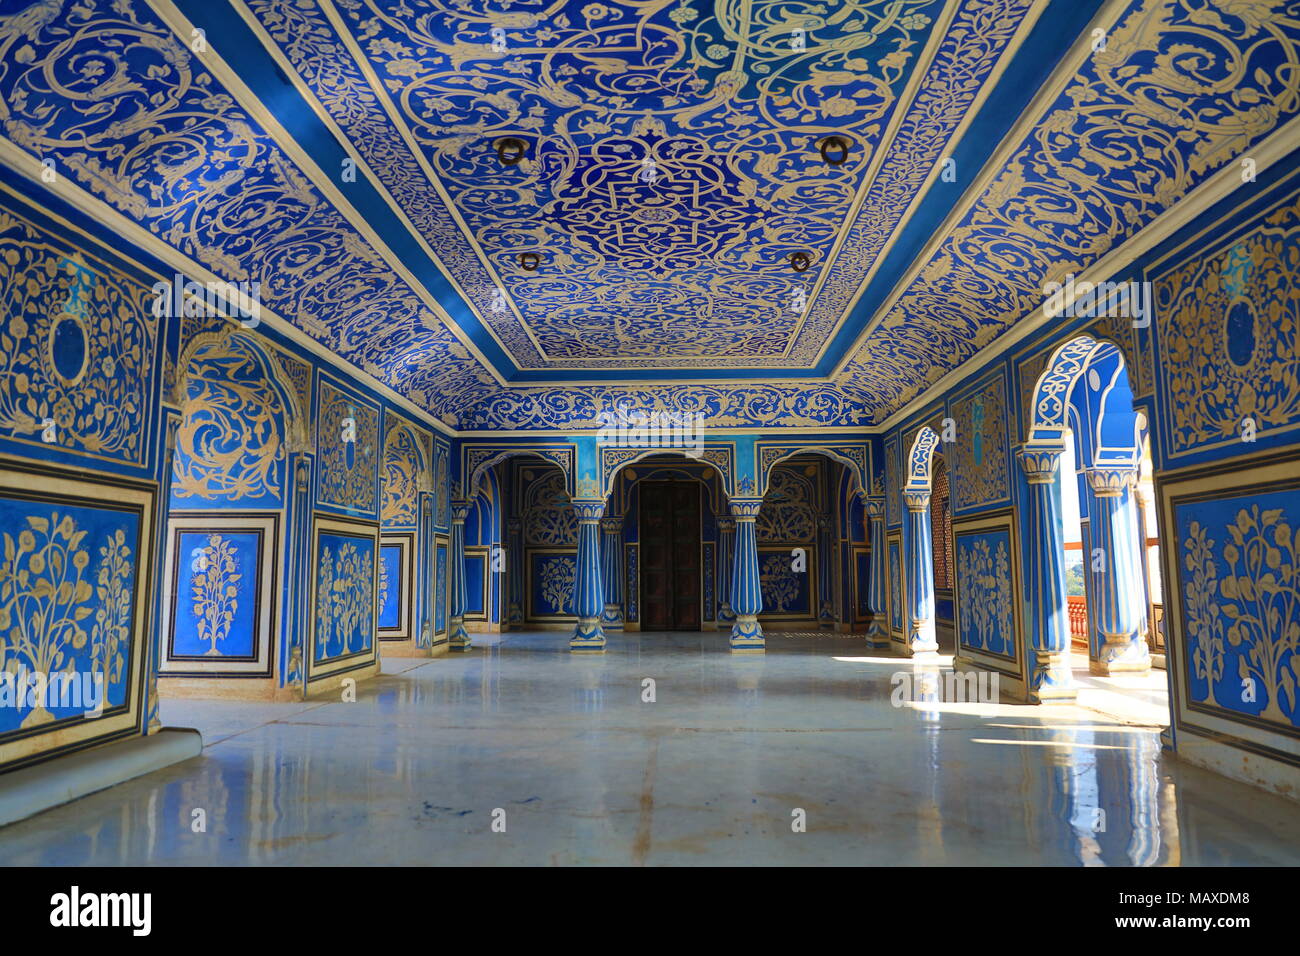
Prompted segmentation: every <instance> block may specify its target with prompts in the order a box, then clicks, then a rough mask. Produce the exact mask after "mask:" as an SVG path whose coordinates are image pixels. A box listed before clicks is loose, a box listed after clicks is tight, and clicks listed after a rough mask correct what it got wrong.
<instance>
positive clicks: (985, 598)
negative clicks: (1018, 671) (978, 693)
mask: <svg viewBox="0 0 1300 956" xmlns="http://www.w3.org/2000/svg"><path fill="white" fill-rule="evenodd" d="M955 545H956V559H957V582H956V583H957V595H958V601H959V603H960V605H961V614H960V618H961V620H960V621H958V622H957V628H958V632H957V642H958V644H959V646H960V647H962V648H966V649H969V650H972V651H979V652H981V653H983V654H994V655H997V656H999V657H1008V658H1012V659H1014V658H1015V657H1016V633H1015V615H1014V607H1013V602H1014V601H1015V600H1017V596H1016V595H1015V594H1014V593H1013V590H1012V588H1013V584H1012V578H1011V568H1012V553H1011V549H1012V547H1013V545H1012V541H1011V532H1010V531H1009V530H1008V529H1006V528H997V529H991V530H988V531H977V532H968V533H959V534H957V535H956V541H955ZM950 606H951V605H950Z"/></svg>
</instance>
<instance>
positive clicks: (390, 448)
mask: <svg viewBox="0 0 1300 956" xmlns="http://www.w3.org/2000/svg"><path fill="white" fill-rule="evenodd" d="M384 422H385V428H386V434H385V437H384V472H383V479H384V502H383V508H382V509H381V511H380V520H381V521H382V522H383V523H384V525H385V526H386V527H394V528H413V527H415V524H416V519H417V517H418V513H419V499H420V474H421V472H422V471H423V469H424V449H423V448H422V447H421V445H420V442H419V439H418V438H417V437H416V433H415V430H414V428H413V427H412V426H411V425H410V424H408V423H407V422H405V421H404V420H402V419H401V418H399V417H398V416H396V415H394V414H392V413H391V412H389V413H388V414H387V415H385V417H384Z"/></svg>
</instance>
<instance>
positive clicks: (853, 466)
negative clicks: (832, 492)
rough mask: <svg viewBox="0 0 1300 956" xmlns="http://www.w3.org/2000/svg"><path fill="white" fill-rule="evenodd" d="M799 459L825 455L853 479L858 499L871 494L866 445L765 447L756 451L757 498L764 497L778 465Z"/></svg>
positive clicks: (836, 444) (760, 447)
mask: <svg viewBox="0 0 1300 956" xmlns="http://www.w3.org/2000/svg"><path fill="white" fill-rule="evenodd" d="M799 455H824V456H825V457H827V458H830V459H831V460H832V461H838V462H839V463H840V464H842V465H844V466H845V467H846V468H847V469H848V471H849V474H851V475H852V476H853V484H854V485H855V486H856V487H855V489H854V490H855V491H856V493H858V494H860V495H864V496H865V495H867V494H870V490H871V482H870V479H869V478H868V477H867V470H868V468H869V467H870V456H869V453H868V451H867V445H866V443H857V442H854V443H839V442H836V443H834V444H829V443H828V444H824V445H784V444H783V445H764V444H762V443H760V445H759V448H758V471H759V475H758V489H759V494H760V495H765V494H767V486H768V482H769V480H770V479H771V476H772V469H774V468H775V467H776V466H777V465H779V464H780V463H781V462H783V461H786V460H788V459H790V458H795V457H797V456H799Z"/></svg>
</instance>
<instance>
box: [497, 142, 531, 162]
mask: <svg viewBox="0 0 1300 956" xmlns="http://www.w3.org/2000/svg"><path fill="white" fill-rule="evenodd" d="M496 149H497V159H499V160H501V165H503V166H518V165H519V164H520V163H521V162H523V159H524V157H525V156H527V155H528V144H527V143H526V142H524V141H523V140H522V139H520V138H519V137H517V136H503V137H502V138H501V139H499V140H497V141H496Z"/></svg>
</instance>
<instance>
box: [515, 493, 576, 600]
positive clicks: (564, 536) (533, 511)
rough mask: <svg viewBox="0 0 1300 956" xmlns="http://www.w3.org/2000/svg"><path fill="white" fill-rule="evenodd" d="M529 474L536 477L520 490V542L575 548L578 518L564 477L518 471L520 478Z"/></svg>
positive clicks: (531, 544)
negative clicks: (521, 515)
mask: <svg viewBox="0 0 1300 956" xmlns="http://www.w3.org/2000/svg"><path fill="white" fill-rule="evenodd" d="M529 474H534V475H537V477H536V478H535V479H534V480H533V481H532V482H531V483H530V484H529V485H528V486H527V487H526V488H525V489H524V497H523V527H524V542H525V543H526V544H528V545H529V546H547V547H565V548H576V547H577V546H578V518H577V514H576V513H575V512H574V510H573V506H572V505H570V504H569V495H568V492H567V491H566V490H565V485H564V475H563V474H562V473H561V472H560V471H559V470H558V469H555V468H548V469H546V470H545V471H543V472H540V474H539V473H538V472H531V471H529V470H523V471H521V472H520V476H521V477H525V476H527V475H529ZM525 480H527V478H526V477H525ZM555 606H557V607H558V606H559V605H555Z"/></svg>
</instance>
